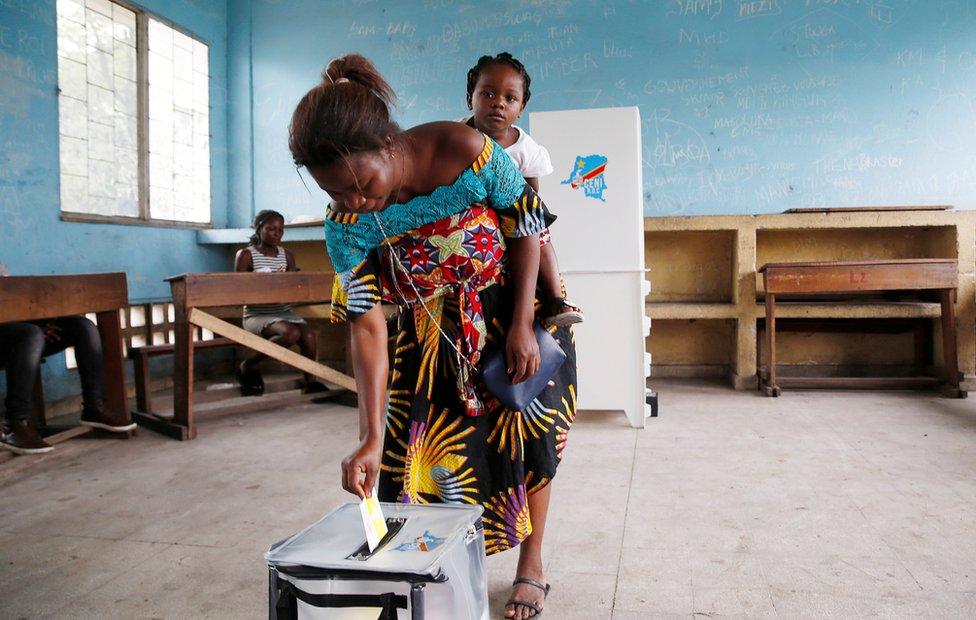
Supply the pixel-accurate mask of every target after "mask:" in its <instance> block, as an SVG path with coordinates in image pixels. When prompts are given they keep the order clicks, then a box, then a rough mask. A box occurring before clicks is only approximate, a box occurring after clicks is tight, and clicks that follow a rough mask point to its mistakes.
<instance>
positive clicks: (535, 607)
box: [505, 598, 542, 615]
mask: <svg viewBox="0 0 976 620" xmlns="http://www.w3.org/2000/svg"><path fill="white" fill-rule="evenodd" d="M509 605H521V606H522V607H528V608H529V609H531V610H532V611H534V612H535V614H536V615H539V614H541V613H542V608H541V607H539V606H538V605H536V604H535V603H530V602H529V601H520V600H518V599H514V598H510V599H508V602H507V603H505V607H508V606H509Z"/></svg>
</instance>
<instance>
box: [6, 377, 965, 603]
mask: <svg viewBox="0 0 976 620" xmlns="http://www.w3.org/2000/svg"><path fill="white" fill-rule="evenodd" d="M655 385H656V387H657V388H658V390H659V392H660V395H661V417H660V418H657V419H652V420H648V425H647V428H646V429H644V430H634V429H631V428H629V427H628V426H627V424H626V421H625V419H624V417H623V415H622V414H608V413H599V414H597V413H583V414H582V415H581V416H580V419H579V420H578V421H577V423H576V425H575V426H574V428H573V431H572V432H571V434H570V445H569V447H568V448H567V451H566V459H565V462H564V463H563V464H562V466H561V468H560V472H559V476H558V477H557V478H556V480H555V483H554V484H555V487H554V499H553V506H552V509H551V512H550V515H551V516H550V522H549V526H548V529H547V540H546V543H547V544H546V547H547V558H548V562H547V570H548V578H549V581H550V582H551V583H552V585H553V589H552V593H551V595H550V599H549V602H548V606H547V609H546V614H545V617H547V618H587V619H591V618H614V619H631V618H658V617H661V618H667V617H684V618H690V617H692V616H699V617H701V616H708V617H716V616H728V617H761V616H781V617H786V618H796V617H919V616H925V617H974V616H976V568H974V567H976V399H970V400H962V401H957V400H945V399H941V398H938V397H936V396H933V395H928V394H916V393H868V392H862V393H859V392H848V393H844V392H788V393H785V394H784V395H783V396H782V397H781V398H779V399H765V398H762V397H759V396H758V395H756V394H755V393H752V392H739V393H736V392H732V391H731V390H729V389H727V388H726V387H725V386H723V385H717V384H711V383H704V382H690V381H685V382H664V381H661V382H656V383H655ZM355 434H356V413H355V411H353V410H352V409H347V408H344V407H339V406H335V405H327V406H319V405H303V406H298V407H294V408H291V409H288V410H285V411H279V412H264V413H254V414H248V415H243V416H236V417H233V416H232V417H225V418H220V419H217V420H213V421H209V422H206V421H205V422H204V423H203V424H202V425H201V426H200V436H199V438H198V439H197V440H195V441H192V442H186V443H179V442H176V441H172V440H169V439H165V438H162V437H160V436H158V435H154V434H152V433H151V432H149V431H146V430H141V431H140V433H139V435H138V437H136V438H135V439H133V440H131V441H111V440H88V439H77V440H74V441H72V442H69V443H67V444H61V445H60V446H58V448H57V449H56V451H55V452H54V453H53V454H51V455H48V456H44V457H33V458H30V457H22V458H17V459H15V460H13V461H11V462H9V463H6V464H3V465H2V466H0V497H2V500H0V550H2V551H0V617H2V618H19V617H62V618H78V617H119V618H146V617H153V618H189V617H227V618H248V617H253V618H261V617H265V616H266V609H267V608H266V597H267V595H266V592H265V588H266V578H267V576H266V571H265V567H264V564H263V561H262V553H263V552H264V550H265V549H266V548H267V546H268V545H269V544H270V543H272V542H274V541H276V540H278V539H280V538H282V537H284V536H286V535H288V534H290V533H293V532H295V531H296V530H298V529H299V528H301V527H303V526H305V525H307V524H309V523H311V522H312V521H314V520H315V519H317V518H318V517H320V516H321V515H322V514H323V513H325V512H327V511H328V510H329V509H331V508H332V507H334V506H335V505H336V504H338V503H339V502H342V501H345V500H346V499H347V496H345V495H344V494H343V492H342V491H341V490H340V488H339V482H338V478H339V477H338V473H339V466H338V463H339V460H340V459H341V457H342V456H343V455H344V454H345V452H346V451H347V450H348V449H349V448H350V446H352V444H353V441H354V436H355ZM515 559H516V558H515V554H514V553H512V552H510V553H506V554H501V555H498V556H493V557H491V558H489V578H490V583H489V585H490V590H491V593H492V604H493V610H494V611H496V612H497V611H498V610H499V609H500V608H501V605H502V603H504V601H505V599H506V598H507V596H508V593H509V590H508V583H509V582H510V580H511V578H512V573H513V570H514V565H515ZM496 615H497V614H496Z"/></svg>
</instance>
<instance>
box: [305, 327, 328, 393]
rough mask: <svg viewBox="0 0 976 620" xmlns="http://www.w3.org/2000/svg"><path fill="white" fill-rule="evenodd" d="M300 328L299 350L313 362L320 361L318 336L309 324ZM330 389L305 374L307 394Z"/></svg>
mask: <svg viewBox="0 0 976 620" xmlns="http://www.w3.org/2000/svg"><path fill="white" fill-rule="evenodd" d="M298 328H299V331H300V332H301V335H300V337H299V339H298V348H299V349H301V351H302V355H304V356H305V357H307V358H308V359H310V360H312V361H313V362H314V361H318V336H317V335H316V333H315V331H314V330H313V329H312V328H311V327H309V326H308V324H307V323H302V324H300V325H298ZM328 389H329V388H327V387H326V386H325V385H324V384H323V383H322V382H321V381H319V380H318V379H316V378H315V377H313V376H312V375H310V374H308V373H307V372H306V373H305V387H304V388H303V390H304V392H305V393H306V394H312V393H315V392H325V391H326V390H328Z"/></svg>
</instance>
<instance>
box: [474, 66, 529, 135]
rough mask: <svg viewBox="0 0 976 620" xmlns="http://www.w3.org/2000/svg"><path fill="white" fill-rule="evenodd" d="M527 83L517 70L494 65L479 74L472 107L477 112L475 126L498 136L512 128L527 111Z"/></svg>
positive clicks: (475, 113)
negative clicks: (524, 111) (525, 97)
mask: <svg viewBox="0 0 976 620" xmlns="http://www.w3.org/2000/svg"><path fill="white" fill-rule="evenodd" d="M524 95H525V81H524V80H523V79H522V75H521V74H520V73H519V72H518V71H516V70H515V69H514V68H512V67H510V66H509V65H506V64H503V63H492V64H490V65H488V66H487V67H485V68H484V69H482V70H481V72H480V73H479V74H478V82H477V83H476V84H475V86H474V92H473V93H471V99H470V101H468V107H469V108H471V110H473V111H474V123H475V126H476V127H477V128H478V129H480V130H481V131H484V132H485V133H495V132H498V131H502V130H505V129H507V128H508V127H510V126H512V125H513V124H514V123H515V121H516V119H518V117H519V116H520V115H521V114H522V110H524V109H525V101H524V99H523V98H524Z"/></svg>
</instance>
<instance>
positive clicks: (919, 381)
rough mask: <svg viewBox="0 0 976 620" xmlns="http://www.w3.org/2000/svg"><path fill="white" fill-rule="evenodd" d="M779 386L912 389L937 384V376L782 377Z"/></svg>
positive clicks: (938, 380) (938, 381) (779, 379)
mask: <svg viewBox="0 0 976 620" xmlns="http://www.w3.org/2000/svg"><path fill="white" fill-rule="evenodd" d="M777 381H778V383H779V385H780V387H795V388H814V387H817V388H823V387H826V388H855V389H861V390H882V389H913V388H926V387H933V386H936V385H939V383H940V382H941V381H940V379H939V378H937V377H784V376H782V375H781V376H779V378H778V379H777Z"/></svg>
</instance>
